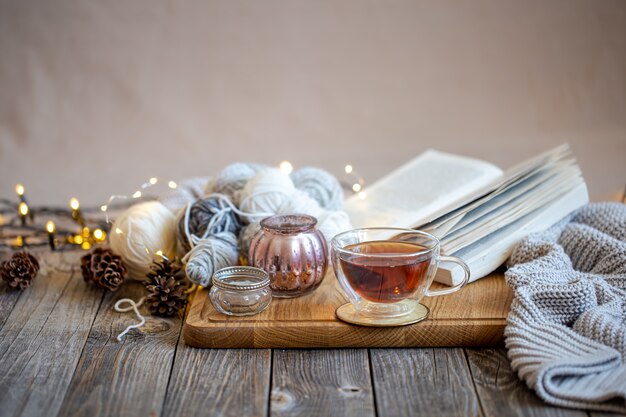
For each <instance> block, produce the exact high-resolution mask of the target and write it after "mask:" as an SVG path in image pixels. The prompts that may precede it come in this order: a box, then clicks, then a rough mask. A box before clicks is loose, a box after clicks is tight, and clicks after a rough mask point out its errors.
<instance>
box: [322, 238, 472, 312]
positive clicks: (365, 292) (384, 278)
mask: <svg viewBox="0 0 626 417" xmlns="http://www.w3.org/2000/svg"><path fill="white" fill-rule="evenodd" d="M331 258H332V261H333V268H334V269H335V275H336V276H337V279H338V280H339V283H340V285H341V287H342V289H343V290H344V292H345V293H346V295H347V297H348V299H349V300H350V302H351V303H352V305H353V307H354V310H356V313H358V314H361V315H365V316H370V317H378V318H385V317H398V316H403V315H406V314H410V313H411V312H412V311H413V310H414V309H415V308H416V306H417V305H419V301H420V300H421V299H422V298H423V297H424V296H436V295H444V294H449V293H452V292H455V291H457V290H459V289H460V288H461V287H463V286H464V285H465V284H466V283H467V281H468V280H469V268H468V267H467V265H466V264H465V263H464V262H463V261H462V260H460V259H459V258H456V257H453V256H441V255H440V243H439V240H438V239H437V238H436V237H435V236H432V235H430V234H428V233H425V232H420V231H416V230H411V229H397V228H367V229H355V230H351V231H348V232H344V233H340V234H339V235H337V236H335V238H333V240H332V242H331ZM440 261H446V262H455V263H457V264H459V265H461V267H462V268H463V270H464V272H465V277H464V279H463V281H462V282H461V283H460V284H459V285H456V286H453V287H449V288H444V289H441V290H436V291H431V290H429V287H430V285H431V283H432V281H433V279H434V277H435V273H436V271H437V267H438V264H439V262H440Z"/></svg>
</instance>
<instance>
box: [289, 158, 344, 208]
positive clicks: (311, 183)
mask: <svg viewBox="0 0 626 417" xmlns="http://www.w3.org/2000/svg"><path fill="white" fill-rule="evenodd" d="M291 180H292V181H293V183H294V185H295V187H296V188H297V189H299V190H302V191H304V192H305V193H307V194H308V195H309V196H311V197H312V198H313V199H314V200H315V201H317V202H318V203H319V205H320V206H321V207H322V208H325V209H328V210H340V209H341V207H342V205H343V190H342V189H341V184H339V181H337V178H335V176H334V175H333V174H331V173H330V172H328V171H325V170H323V169H320V168H315V167H303V168H300V169H298V170H297V171H294V172H293V173H292V174H291Z"/></svg>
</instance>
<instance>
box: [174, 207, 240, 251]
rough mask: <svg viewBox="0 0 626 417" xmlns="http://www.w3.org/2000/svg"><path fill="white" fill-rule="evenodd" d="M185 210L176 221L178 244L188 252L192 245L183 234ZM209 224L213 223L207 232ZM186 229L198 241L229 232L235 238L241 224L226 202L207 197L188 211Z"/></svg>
mask: <svg viewBox="0 0 626 417" xmlns="http://www.w3.org/2000/svg"><path fill="white" fill-rule="evenodd" d="M185 210H186V209H183V211H182V213H181V214H180V220H179V221H178V242H179V243H180V245H181V246H182V248H183V249H184V251H185V252H188V251H189V250H190V249H191V246H192V245H191V244H190V242H189V240H188V238H187V235H186V233H185ZM216 216H218V217H216ZM211 223H213V224H212V225H211V230H208V231H207V227H208V226H209V225H210V224H211ZM188 228H189V229H188V230H189V234H190V235H191V236H192V237H195V238H198V239H199V238H203V237H207V236H210V235H214V234H217V233H222V232H230V233H232V234H234V235H235V236H237V234H238V233H239V230H240V229H241V223H240V221H239V217H238V216H237V214H235V213H234V212H233V210H232V208H231V207H230V206H229V205H228V203H227V202H226V201H224V200H223V199H220V198H217V197H207V198H204V199H200V200H196V202H195V203H193V205H192V206H191V208H190V209H189V218H188Z"/></svg>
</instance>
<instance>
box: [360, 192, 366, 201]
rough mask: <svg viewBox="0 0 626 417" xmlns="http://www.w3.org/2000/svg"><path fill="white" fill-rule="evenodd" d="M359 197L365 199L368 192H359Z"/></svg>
mask: <svg viewBox="0 0 626 417" xmlns="http://www.w3.org/2000/svg"><path fill="white" fill-rule="evenodd" d="M359 198H360V199H361V200H365V199H366V198H367V194H366V193H365V191H361V192H360V193H359Z"/></svg>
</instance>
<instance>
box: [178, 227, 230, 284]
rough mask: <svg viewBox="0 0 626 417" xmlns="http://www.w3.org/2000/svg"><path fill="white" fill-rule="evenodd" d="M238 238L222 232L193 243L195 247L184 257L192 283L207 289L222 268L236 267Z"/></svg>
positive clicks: (186, 269) (188, 276) (186, 271)
mask: <svg viewBox="0 0 626 417" xmlns="http://www.w3.org/2000/svg"><path fill="white" fill-rule="evenodd" d="M238 255H239V252H238V249H237V236H235V234H233V233H231V232H220V233H216V234H213V235H209V236H207V237H206V238H203V239H197V240H194V241H193V247H192V248H191V250H190V251H189V252H188V253H187V254H186V255H185V256H184V257H183V259H182V261H183V263H184V264H185V273H186V274H187V278H189V280H191V281H192V282H194V283H196V284H198V285H202V286H203V287H207V286H209V285H211V277H212V276H213V273H214V272H215V271H216V270H218V269H221V268H225V267H227V266H232V265H236V264H237V261H238Z"/></svg>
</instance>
